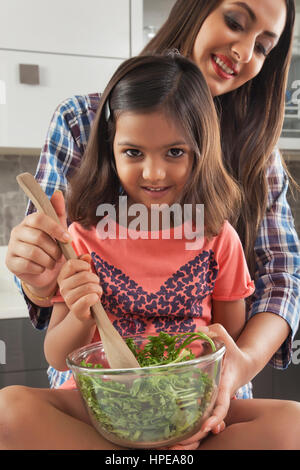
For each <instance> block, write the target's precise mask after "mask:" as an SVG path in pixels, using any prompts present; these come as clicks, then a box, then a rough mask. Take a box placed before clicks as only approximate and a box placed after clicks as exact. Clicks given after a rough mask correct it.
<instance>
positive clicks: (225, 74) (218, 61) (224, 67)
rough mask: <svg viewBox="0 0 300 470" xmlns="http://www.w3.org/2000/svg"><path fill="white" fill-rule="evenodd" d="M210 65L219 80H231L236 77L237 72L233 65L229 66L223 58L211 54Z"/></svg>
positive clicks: (227, 61)
mask: <svg viewBox="0 0 300 470" xmlns="http://www.w3.org/2000/svg"><path fill="white" fill-rule="evenodd" d="M225 60H226V63H225ZM212 63H213V66H214V69H215V71H216V72H217V74H218V75H219V76H221V78H233V77H235V76H236V75H237V70H236V69H235V67H234V66H233V65H231V64H229V60H228V59H227V58H226V57H225V56H217V55H214V54H212Z"/></svg>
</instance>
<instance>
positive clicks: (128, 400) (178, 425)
mask: <svg viewBox="0 0 300 470" xmlns="http://www.w3.org/2000/svg"><path fill="white" fill-rule="evenodd" d="M196 340H202V341H203V340H205V341H208V342H209V343H210V345H211V348H212V352H215V351H216V347H215V345H214V343H213V341H212V340H211V338H209V337H208V336H206V335H205V334H204V333H201V332H195V333H180V334H177V335H174V336H170V335H169V334H167V333H164V332H161V333H160V334H159V335H158V336H148V337H147V343H146V344H145V345H144V346H143V347H142V348H141V347H139V346H138V345H137V344H136V342H135V340H134V339H132V338H130V339H127V340H126V343H127V345H128V347H129V348H130V349H131V351H132V352H133V353H134V355H135V357H136V358H137V360H138V362H139V364H140V366H141V367H149V366H160V365H168V364H169V365H173V364H174V363H175V364H176V363H180V362H184V361H188V360H191V359H194V358H195V356H194V354H193V353H192V351H191V350H190V349H189V348H188V346H189V345H190V344H191V343H192V342H193V341H196ZM80 365H81V366H82V367H88V368H102V367H103V366H102V365H101V364H97V365H95V364H90V363H86V362H84V361H83V362H81V364H80ZM172 369H173V371H172ZM133 375H134V373H133ZM137 375H138V373H137ZM131 377H132V376H131ZM77 381H78V385H79V387H80V390H81V393H82V396H83V398H84V399H85V401H86V404H87V406H88V408H89V411H90V413H91V416H92V418H93V420H94V422H95V421H96V422H99V428H100V429H102V430H104V431H106V432H107V433H109V434H113V435H114V436H115V437H116V438H118V439H119V440H125V441H131V442H147V441H149V442H158V441H161V440H167V439H170V438H175V437H177V436H182V435H183V434H186V433H187V432H189V431H190V430H192V429H194V427H195V426H196V424H197V422H199V420H200V419H201V418H202V416H203V414H204V412H205V410H206V408H207V406H208V404H209V403H210V400H211V396H212V393H213V390H214V381H213V379H212V378H211V377H210V376H209V375H208V374H206V373H204V372H202V371H201V370H200V369H199V368H197V367H194V368H193V370H189V371H184V370H181V371H179V370H178V369H177V372H174V368H172V367H170V369H168V368H166V367H163V368H159V369H152V368H151V369H146V370H144V371H143V376H142V377H141V376H138V377H137V378H133V379H132V380H128V381H126V380H125V381H124V379H123V380H122V379H121V377H120V379H119V381H118V380H117V376H115V377H111V376H110V378H108V376H106V377H104V376H102V377H100V376H97V374H95V375H91V374H90V375H85V374H84V373H82V374H79V375H78V377H77Z"/></svg>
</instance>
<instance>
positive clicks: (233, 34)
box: [191, 0, 287, 96]
mask: <svg viewBox="0 0 300 470" xmlns="http://www.w3.org/2000/svg"><path fill="white" fill-rule="evenodd" d="M286 13H287V11H286V4H285V0H244V1H242V2H239V1H236V0H235V1H232V0H223V2H222V3H221V4H220V5H219V6H218V7H217V8H216V9H215V10H214V11H213V12H212V13H211V14H210V15H209V16H208V17H207V18H206V20H205V21H204V23H203V25H202V27H201V29H200V31H199V33H198V35H197V37H196V41H195V44H194V47H193V51H192V56H191V59H192V60H193V61H194V62H195V63H196V64H197V65H198V67H199V68H200V70H201V72H202V73H203V75H204V77H205V79H206V81H207V83H208V85H209V87H210V90H211V92H212V95H213V96H217V95H223V94H224V93H228V92H230V91H232V90H235V89H236V88H239V87H240V86H242V85H243V84H244V83H246V82H248V81H249V80H251V79H252V78H253V77H255V76H256V75H257V74H258V73H259V72H260V70H261V68H262V66H263V64H264V62H265V60H266V58H267V56H268V54H269V53H270V51H271V50H272V49H273V48H274V47H275V46H276V44H277V43H278V40H279V38H280V35H281V34H282V32H283V30H284V27H285V22H286Z"/></svg>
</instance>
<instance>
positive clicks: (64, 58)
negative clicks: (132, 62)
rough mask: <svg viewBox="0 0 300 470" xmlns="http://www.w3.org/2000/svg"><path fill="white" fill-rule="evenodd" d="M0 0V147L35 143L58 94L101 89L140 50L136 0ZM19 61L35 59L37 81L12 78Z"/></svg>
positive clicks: (38, 143) (139, 0) (43, 132)
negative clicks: (2, 88) (2, 89)
mask: <svg viewBox="0 0 300 470" xmlns="http://www.w3.org/2000/svg"><path fill="white" fill-rule="evenodd" d="M0 4H1V28H0V81H1V84H3V83H4V85H5V91H6V96H5V104H0V151H2V152H3V151H5V152H10V149H15V148H18V149H22V150H23V151H24V150H26V149H27V150H28V149H39V148H41V147H42V145H43V144H44V141H45V136H46V133H47V130H48V126H49V122H50V119H51V116H52V114H53V112H54V110H55V108H56V107H57V106H58V104H59V103H60V102H61V101H62V100H64V99H66V98H69V97H70V96H72V95H79V94H86V93H95V92H99V91H100V92H101V91H102V90H103V89H104V87H105V85H106V84H107V82H108V80H109V79H110V77H111V75H112V74H113V72H114V71H115V69H116V68H117V67H118V66H119V64H120V63H121V62H122V61H123V60H125V59H127V58H128V57H130V56H131V55H132V54H133V51H134V53H138V52H139V51H140V50H141V48H142V45H143V44H142V40H143V36H142V34H143V33H142V10H143V8H142V7H143V3H142V0H109V1H107V0H85V1H82V0H51V2H48V1H46V0H22V1H20V0H9V1H4V0H0ZM133 44H134V45H135V47H133ZM19 64H30V65H32V64H33V65H38V67H39V84H37V85H32V84H23V83H20V79H19ZM2 95H3V93H1V103H3V101H4V99H3V96H2ZM1 148H2V150H1ZM17 152H18V150H17Z"/></svg>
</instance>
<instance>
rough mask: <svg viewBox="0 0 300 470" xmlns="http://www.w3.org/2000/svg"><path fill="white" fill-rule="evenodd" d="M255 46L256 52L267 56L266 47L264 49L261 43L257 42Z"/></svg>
mask: <svg viewBox="0 0 300 470" xmlns="http://www.w3.org/2000/svg"><path fill="white" fill-rule="evenodd" d="M255 48H256V50H257V52H258V53H259V54H262V55H264V56H265V57H267V55H268V52H267V49H266V48H265V47H264V46H263V45H262V44H260V43H257V44H256V45H255Z"/></svg>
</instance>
